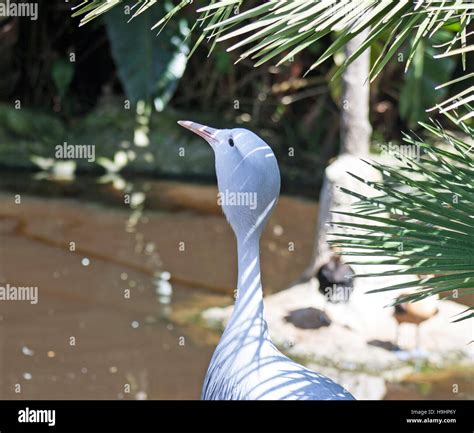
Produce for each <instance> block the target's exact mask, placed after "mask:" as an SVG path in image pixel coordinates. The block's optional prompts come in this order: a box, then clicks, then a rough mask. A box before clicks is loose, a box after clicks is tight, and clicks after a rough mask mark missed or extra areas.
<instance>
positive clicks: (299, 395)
mask: <svg viewBox="0 0 474 433" xmlns="http://www.w3.org/2000/svg"><path fill="white" fill-rule="evenodd" d="M179 124H180V125H181V126H183V127H185V128H187V129H190V130H191V131H193V132H195V133H196V134H198V135H199V136H201V137H203V138H204V139H205V140H206V141H208V143H209V144H210V145H211V147H212V148H213V150H214V154H215V158H216V174H217V183H218V188H219V194H220V195H221V197H230V196H236V195H238V196H239V197H243V198H245V197H247V198H248V200H240V201H238V202H235V201H234V202H227V201H226V200H222V202H221V206H222V209H223V211H224V214H225V216H226V217H227V220H228V222H229V224H230V225H231V227H232V229H233V231H234V233H235V236H236V240H237V257H238V282H237V294H236V301H235V307H234V310H233V312H232V316H231V318H230V320H229V322H228V324H227V326H226V328H225V330H224V333H223V335H222V337H221V340H220V342H219V344H218V345H217V347H216V350H215V352H214V354H213V356H212V359H211V362H210V364H209V368H208V370H207V374H206V377H205V380H204V385H203V390H202V398H203V399H205V400H260V399H271V400H296V399H307V400H335V399H347V400H351V399H353V397H352V395H351V394H350V393H348V392H347V391H346V390H345V389H344V388H343V387H342V386H340V385H338V384H337V383H335V382H333V381H332V380H330V379H328V378H327V377H324V376H323V375H321V374H318V373H316V372H314V371H312V370H310V369H308V368H306V367H304V366H302V365H300V364H298V363H296V362H295V361H293V360H291V359H289V358H288V357H287V356H285V355H283V354H282V353H281V352H280V351H279V350H278V349H277V348H276V347H275V345H274V344H273V343H272V341H271V339H270V336H269V333H268V326H267V322H266V320H265V318H264V306H263V290H262V285H261V279H260V251H259V241H260V235H261V233H262V230H263V227H264V226H265V224H266V222H267V221H268V219H269V217H270V214H271V212H272V210H273V208H274V207H275V205H276V203H277V200H278V196H279V192H280V172H279V169H278V164H277V161H276V158H275V155H274V154H273V152H272V150H271V148H270V147H269V146H268V145H267V144H266V143H265V142H264V141H263V140H262V139H261V138H259V137H258V136H257V135H255V134H254V133H252V132H251V131H248V130H246V129H231V130H228V129H224V130H217V129H214V128H210V127H208V126H204V125H200V124H197V123H195V122H189V121H181V122H179ZM254 199H255V200H254Z"/></svg>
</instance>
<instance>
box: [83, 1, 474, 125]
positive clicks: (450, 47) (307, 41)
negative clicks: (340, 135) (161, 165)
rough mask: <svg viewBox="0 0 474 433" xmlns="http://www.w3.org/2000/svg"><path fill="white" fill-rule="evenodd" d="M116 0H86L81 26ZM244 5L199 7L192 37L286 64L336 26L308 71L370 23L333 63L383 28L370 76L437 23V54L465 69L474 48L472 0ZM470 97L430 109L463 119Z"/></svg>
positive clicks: (412, 52) (143, 5)
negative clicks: (443, 32)
mask: <svg viewBox="0 0 474 433" xmlns="http://www.w3.org/2000/svg"><path fill="white" fill-rule="evenodd" d="M120 2H121V0H109V1H106V0H93V1H87V0H86V1H84V2H83V3H81V5H80V7H78V10H77V11H76V12H75V14H74V15H76V16H77V15H83V14H85V15H84V17H83V18H82V20H81V25H82V24H85V23H87V22H89V21H90V20H92V19H94V18H95V17H97V16H99V15H100V14H102V13H104V12H106V11H108V10H109V9H111V8H113V7H114V6H116V5H117V4H119V3H120ZM161 3H162V2H159V1H157V0H140V1H137V0H135V5H136V6H139V7H138V8H137V10H136V12H135V15H134V16H138V15H140V14H141V13H142V12H144V11H146V10H148V9H149V8H150V7H151V6H155V4H156V6H155V8H156V7H158V5H159V4H161ZM196 3H197V2H196ZM187 4H190V2H188V1H187V0H181V1H180V2H179V3H178V4H177V5H176V6H175V7H174V8H172V9H171V10H170V11H169V12H168V13H167V14H166V15H165V16H163V17H162V18H161V19H157V22H156V24H155V25H154V28H155V27H162V26H163V25H164V24H166V23H167V22H168V21H169V20H170V18H171V17H172V16H173V15H174V14H176V13H177V12H179V11H180V10H181V9H182V8H184V7H185V6H186V5H187ZM191 4H192V3H191ZM243 6H244V2H243V1H242V0H211V1H210V2H209V3H208V4H207V5H206V6H204V7H201V8H200V9H198V12H200V13H201V15H200V17H199V20H198V21H196V24H195V26H194V27H197V26H199V27H200V28H202V29H203V32H202V34H201V36H200V38H199V39H198V44H199V43H201V42H202V41H203V40H204V39H205V38H207V40H209V41H211V42H212V44H211V50H212V49H213V48H214V46H215V44H216V42H220V41H226V40H229V39H237V42H235V43H234V44H233V45H232V46H231V47H230V48H229V50H235V49H240V48H242V47H246V50H245V51H244V52H243V53H242V54H241V55H240V59H245V58H251V59H253V61H254V62H255V66H259V65H261V64H263V63H265V62H267V61H269V60H274V59H275V58H277V57H279V58H280V60H279V61H278V64H281V63H284V62H286V61H287V60H288V59H291V58H292V57H294V56H295V55H296V54H297V53H299V52H301V51H302V50H305V49H307V48H308V47H310V46H311V45H313V44H314V43H315V42H317V41H318V40H320V39H321V38H323V37H325V36H326V35H328V34H329V33H331V32H336V33H337V37H336V38H335V40H334V42H333V43H332V44H331V46H330V47H329V48H328V49H327V50H326V51H325V52H324V53H323V54H322V55H320V56H319V58H318V59H317V60H316V61H315V62H314V64H313V65H312V66H311V67H310V70H313V69H315V68H317V67H318V66H319V65H320V64H321V63H322V62H324V61H326V60H327V59H330V58H332V57H333V56H334V54H335V53H336V52H337V51H338V50H339V49H340V48H341V47H343V46H344V45H345V44H346V43H347V42H348V41H349V40H350V39H352V38H353V37H354V36H355V35H357V34H359V33H360V32H362V31H363V30H364V29H366V28H369V29H370V32H369V35H368V36H367V38H366V40H365V41H364V42H363V43H362V45H361V47H360V48H359V49H358V50H357V51H356V52H355V53H354V54H353V55H352V56H351V57H350V58H348V59H347V60H346V61H345V62H344V64H343V65H342V66H341V67H340V68H339V70H338V74H341V73H342V71H343V70H344V68H345V67H346V66H347V65H348V64H350V63H351V62H352V61H354V60H355V59H356V58H357V57H358V56H359V55H360V54H361V53H362V52H363V51H365V49H366V48H367V47H369V46H371V45H373V44H374V43H375V42H378V41H380V40H381V38H382V37H383V36H386V35H388V38H387V40H386V41H385V44H384V48H383V50H382V52H381V53H380V55H379V57H378V58H377V59H376V61H375V63H374V65H373V67H372V69H371V71H370V79H371V80H374V79H375V78H376V77H377V75H378V74H379V73H380V71H381V70H382V68H383V67H384V66H385V65H386V64H387V63H388V62H389V60H390V59H391V58H392V57H393V56H394V55H396V54H398V53H399V52H400V50H401V49H402V47H403V45H404V44H405V43H406V42H407V41H409V40H410V39H411V44H410V47H409V52H408V60H407V63H406V70H408V69H409V66H410V65H411V64H412V62H413V61H414V58H415V56H416V53H417V47H418V45H419V44H420V43H422V42H423V43H424V45H425V46H428V45H429V42H428V41H429V39H430V38H432V37H433V35H435V34H436V33H437V32H439V31H440V29H442V28H443V27H448V28H450V29H451V30H454V33H453V34H452V37H451V39H450V40H449V41H448V42H447V43H445V44H442V45H440V46H439V48H443V52H442V53H440V54H437V55H436V58H442V57H450V56H456V55H459V56H461V59H462V65H463V69H464V70H466V63H467V62H466V54H467V53H468V52H470V51H472V50H473V49H474V45H473V44H472V43H468V38H469V39H470V38H472V32H468V31H467V29H468V28H469V25H470V23H471V21H472V17H473V15H474V3H473V2H472V1H470V0H444V1H441V2H440V1H438V0H427V1H412V0H364V1H363V2H362V1H361V2H354V1H352V0H339V1H336V2H335V1H334V0H317V1H316V0H313V1H308V0H292V1H289V2H286V1H280V0H267V1H265V2H263V3H260V2H257V3H256V5H255V4H254V3H251V7H250V8H249V9H246V10H244V11H242V10H240V8H241V7H243ZM249 20H250V22H248V21H249ZM193 51H194V49H193ZM471 76H472V74H466V75H464V76H462V77H459V78H458V79H457V80H456V82H457V83H459V82H460V81H462V82H463V84H464V85H466V86H467V82H468V80H469V79H470V78H471ZM450 84H452V82H448V83H445V84H444V86H448V85H450ZM472 97H473V95H472V89H470V88H467V87H466V88H465V89H464V90H461V91H460V92H458V93H457V94H456V95H454V96H453V97H452V98H450V99H448V100H446V101H444V102H442V103H440V104H438V105H436V106H435V108H437V109H438V110H439V111H440V112H442V113H444V112H451V113H452V114H455V115H456V117H457V118H458V119H459V121H462V120H466V119H468V118H470V117H471V116H472V113H470V112H465V111H463V110H461V111H459V110H460V108H462V107H463V106H464V104H465V103H467V102H470V101H471V100H472ZM456 109H457V110H458V111H455V110H456Z"/></svg>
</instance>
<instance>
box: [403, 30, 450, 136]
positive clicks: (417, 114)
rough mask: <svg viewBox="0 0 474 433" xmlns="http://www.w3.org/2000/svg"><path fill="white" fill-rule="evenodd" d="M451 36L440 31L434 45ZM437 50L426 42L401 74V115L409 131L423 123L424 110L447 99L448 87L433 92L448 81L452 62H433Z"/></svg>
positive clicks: (420, 45) (420, 44) (425, 114)
mask: <svg viewBox="0 0 474 433" xmlns="http://www.w3.org/2000/svg"><path fill="white" fill-rule="evenodd" d="M449 38H450V34H449V33H448V32H446V31H443V32H441V31H440V32H439V33H438V34H437V35H436V37H435V38H434V40H435V43H436V42H438V41H439V42H440V43H442V42H447V41H448V40H449ZM437 53H438V50H436V49H435V48H433V47H432V46H430V45H426V42H425V41H420V42H419V43H418V46H417V47H416V51H415V55H414V56H413V63H412V66H411V68H410V69H408V71H407V73H406V74H405V75H404V83H403V86H402V89H401V92H400V100H399V103H400V105H399V110H400V116H401V118H402V119H403V120H405V121H406V122H407V124H408V126H409V127H410V128H415V127H416V125H417V123H418V122H419V121H426V120H427V119H428V113H427V112H426V110H427V109H428V108H430V107H432V106H434V105H436V103H438V102H440V100H441V99H442V98H444V97H446V94H447V88H442V89H440V90H436V87H437V86H439V85H440V84H442V83H444V82H446V81H448V80H449V79H450V77H451V75H452V73H453V70H454V67H455V66H456V65H455V62H454V60H453V59H451V58H445V59H435V58H434V56H435V55H436V54H437Z"/></svg>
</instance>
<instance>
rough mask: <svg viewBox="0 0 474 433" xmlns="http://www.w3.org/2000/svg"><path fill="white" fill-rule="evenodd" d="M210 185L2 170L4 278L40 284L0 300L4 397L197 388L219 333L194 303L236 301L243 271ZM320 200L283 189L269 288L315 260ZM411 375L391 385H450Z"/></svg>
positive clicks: (423, 392) (412, 388)
mask: <svg viewBox="0 0 474 433" xmlns="http://www.w3.org/2000/svg"><path fill="white" fill-rule="evenodd" d="M215 197H216V190H215V188H214V187H212V186H200V185H196V184H189V183H178V182H170V181H152V182H151V181H134V182H133V183H130V182H127V181H123V180H121V181H120V182H119V181H117V180H115V187H114V186H113V184H111V183H105V184H98V183H97V181H96V180H95V179H87V178H83V179H80V180H76V181H67V182H65V181H62V182H51V181H49V180H44V179H43V180H33V179H32V178H31V176H30V175H15V176H12V175H11V174H9V175H4V176H2V178H1V180H0V286H5V285H6V284H10V285H12V286H17V287H18V286H34V287H38V303H37V304H31V303H29V302H27V301H13V300H11V301H2V302H0V355H1V356H0V398H1V399H5V398H13V399H15V398H16V399H31V398H33V399H63V398H66V399H145V398H147V399H195V398H199V394H200V388H201V384H202V380H203V377H204V374H205V370H206V368H207V365H208V362H209V359H210V357H211V355H212V351H213V349H214V346H215V344H216V343H217V341H218V334H217V333H216V332H214V331H211V330H208V329H206V328H205V327H203V326H202V325H201V324H200V323H199V320H198V319H197V317H198V313H199V312H200V311H202V310H203V309H205V308H208V307H211V306H219V305H227V304H229V303H230V302H231V301H232V293H233V288H234V281H235V278H236V257H235V243H234V238H233V235H232V232H231V230H230V229H229V227H228V225H227V223H226V221H225V219H224V218H223V217H222V215H221V213H220V209H219V208H218V207H217V205H216V200H215ZM316 214H317V205H316V203H314V202H310V201H306V200H300V199H297V198H290V197H282V199H281V200H280V203H279V206H278V209H277V210H276V212H275V214H274V215H273V217H272V219H271V221H270V223H269V225H268V227H267V230H266V232H265V234H264V236H263V239H262V278H263V283H264V287H265V291H266V292H267V293H271V292H275V291H278V290H281V289H283V288H285V287H286V286H287V285H288V284H289V283H291V282H292V281H294V280H295V279H296V278H297V277H298V276H299V275H300V273H301V272H302V271H303V269H304V267H305V265H306V264H307V263H308V261H309V259H310V255H311V247H312V239H313V235H314V233H313V230H314V227H315V221H316ZM290 243H292V248H289V244H290ZM292 249H294V251H290V250H292ZM414 382H415V385H414V384H413V383H410V384H402V385H394V386H389V392H388V394H387V398H421V397H424V398H428V397H429V398H450V397H449V395H448V394H447V392H448V391H446V390H445V389H444V388H443V383H444V382H443V379H442V378H441V380H440V379H439V378H437V379H433V380H431V381H429V382H428V386H424V388H423V387H422V388H420V387H419V386H417V385H416V384H423V383H425V382H426V381H425V379H417V380H415V381H414ZM445 382H446V383H449V384H452V380H446V381H445Z"/></svg>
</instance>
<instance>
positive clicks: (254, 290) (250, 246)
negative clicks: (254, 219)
mask: <svg viewBox="0 0 474 433" xmlns="http://www.w3.org/2000/svg"><path fill="white" fill-rule="evenodd" d="M259 240H260V234H254V235H252V236H250V237H249V238H246V239H237V257H238V281H237V293H236V300H235V307H234V311H233V313H232V317H231V320H230V322H229V326H230V327H232V328H234V329H239V330H241V331H242V332H244V331H245V333H247V335H249V336H251V337H258V336H265V335H266V333H267V324H266V322H265V319H264V317H263V291H262V283H261V279H260V247H259Z"/></svg>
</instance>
